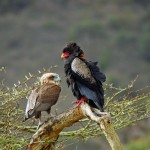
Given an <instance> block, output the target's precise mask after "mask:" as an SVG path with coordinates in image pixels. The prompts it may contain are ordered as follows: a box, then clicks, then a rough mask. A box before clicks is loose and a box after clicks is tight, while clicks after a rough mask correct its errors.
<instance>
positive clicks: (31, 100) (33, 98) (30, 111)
mask: <svg viewBox="0 0 150 150" xmlns="http://www.w3.org/2000/svg"><path fill="white" fill-rule="evenodd" d="M38 90H39V88H36V89H34V90H32V91H31V94H30V96H29V97H28V101H27V106H26V111H25V120H26V119H28V118H30V117H32V116H34V108H35V106H36V105H38V103H37V99H38Z"/></svg>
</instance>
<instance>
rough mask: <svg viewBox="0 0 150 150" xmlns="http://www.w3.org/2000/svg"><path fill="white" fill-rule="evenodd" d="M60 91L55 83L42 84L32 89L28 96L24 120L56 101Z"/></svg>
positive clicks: (48, 107)
mask: <svg viewBox="0 0 150 150" xmlns="http://www.w3.org/2000/svg"><path fill="white" fill-rule="evenodd" d="M60 91H61V88H60V86H58V85H56V84H47V85H42V86H40V87H39V88H37V89H35V90H33V91H32V92H31V94H30V96H29V98H28V102H27V106H26V113H25V120H26V119H28V118H31V117H33V116H34V115H35V113H36V112H38V111H46V110H48V109H50V108H51V106H52V105H54V104H55V103H56V102H57V100H58V97H59V94H60Z"/></svg>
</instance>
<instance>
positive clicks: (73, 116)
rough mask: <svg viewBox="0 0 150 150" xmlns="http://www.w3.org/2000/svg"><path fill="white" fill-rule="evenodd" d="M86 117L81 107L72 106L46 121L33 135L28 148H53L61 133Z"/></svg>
mask: <svg viewBox="0 0 150 150" xmlns="http://www.w3.org/2000/svg"><path fill="white" fill-rule="evenodd" d="M83 118H85V115H84V114H83V112H82V110H81V108H72V109H71V110H69V112H67V113H62V114H60V115H58V116H56V117H54V118H52V119H50V120H48V121H47V122H46V123H44V124H43V125H42V126H41V127H40V129H39V130H38V131H37V132H36V133H35V134H34V135H33V138H32V140H31V142H30V144H29V146H28V150H42V149H44V150H53V149H54V147H55V142H56V141H57V139H58V137H59V133H60V132H61V131H62V130H63V129H64V128H66V127H69V126H71V125H72V124H74V123H75V122H78V121H79V120H80V119H83Z"/></svg>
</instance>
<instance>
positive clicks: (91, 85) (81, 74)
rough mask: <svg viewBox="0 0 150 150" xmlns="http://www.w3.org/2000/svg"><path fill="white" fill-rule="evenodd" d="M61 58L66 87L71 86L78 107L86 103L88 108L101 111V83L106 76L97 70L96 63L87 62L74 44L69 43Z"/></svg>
mask: <svg viewBox="0 0 150 150" xmlns="http://www.w3.org/2000/svg"><path fill="white" fill-rule="evenodd" d="M61 58H62V59H63V60H64V68H65V73H66V76H67V83H68V86H71V89H72V92H73V95H74V96H75V97H76V98H77V104H78V106H79V105H80V104H81V103H82V102H84V101H86V102H87V103H88V104H89V105H90V106H92V107H95V108H98V109H99V110H101V111H103V105H104V90H103V86H102V82H104V81H105V80H106V76H105V75H104V74H103V73H102V72H101V71H100V69H99V68H98V66H97V62H91V61H87V60H86V59H85V58H84V52H83V51H82V50H81V49H80V47H79V46H78V45H77V44H76V43H69V44H68V45H67V46H66V47H65V48H64V49H63V53H62V55H61Z"/></svg>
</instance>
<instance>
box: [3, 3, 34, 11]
mask: <svg viewBox="0 0 150 150" xmlns="http://www.w3.org/2000/svg"><path fill="white" fill-rule="evenodd" d="M31 1H32V0H0V12H3V13H5V12H8V11H13V12H16V11H19V10H22V9H23V8H25V7H26V6H27V5H28V4H29V3H30V2H31Z"/></svg>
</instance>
